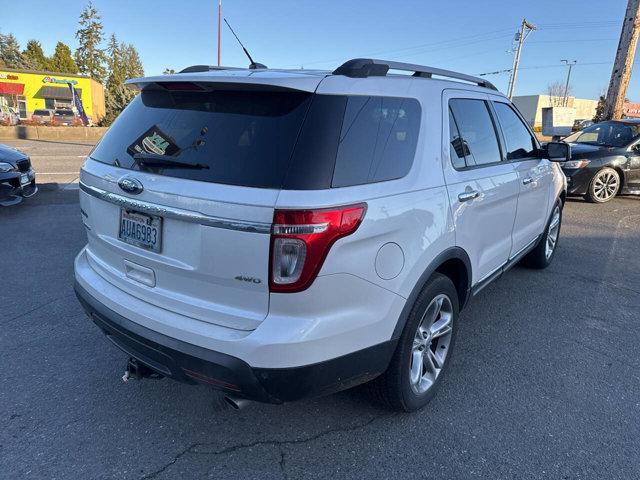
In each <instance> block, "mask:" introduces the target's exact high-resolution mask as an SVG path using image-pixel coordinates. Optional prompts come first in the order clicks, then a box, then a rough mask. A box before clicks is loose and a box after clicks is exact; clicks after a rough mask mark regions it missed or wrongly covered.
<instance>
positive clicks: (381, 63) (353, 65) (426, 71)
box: [333, 58, 498, 90]
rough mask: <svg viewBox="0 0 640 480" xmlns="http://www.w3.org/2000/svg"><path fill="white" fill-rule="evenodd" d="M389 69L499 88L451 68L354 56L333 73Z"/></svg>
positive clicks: (377, 73) (372, 73) (376, 73)
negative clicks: (444, 68)
mask: <svg viewBox="0 0 640 480" xmlns="http://www.w3.org/2000/svg"><path fill="white" fill-rule="evenodd" d="M389 70H401V71H404V72H413V76H414V77H424V78H431V77H432V76H433V75H437V76H439V77H447V78H455V79H456V80H463V81H465V82H469V83H474V84H476V85H479V86H481V87H485V88H490V89H492V90H498V89H497V88H496V87H495V85H493V84H492V83H491V82H489V81H487V80H485V79H484V78H479V77H474V76H471V75H466V74H464V73H458V72H453V71H451V70H443V69H441V68H435V67H427V66H425V65H415V64H412V63H402V62H392V61H387V60H374V59H371V58H354V59H353V60H348V61H346V62H345V63H343V64H342V65H340V66H339V67H338V68H336V69H335V70H334V71H333V74H334V75H344V76H346V77H351V78H366V77H384V76H386V75H387V72H388V71H389Z"/></svg>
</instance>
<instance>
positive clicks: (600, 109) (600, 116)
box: [593, 95, 606, 122]
mask: <svg viewBox="0 0 640 480" xmlns="http://www.w3.org/2000/svg"><path fill="white" fill-rule="evenodd" d="M605 104H606V101H605V96H604V95H600V98H599V99H598V105H597V106H596V114H595V115H594V116H593V121H594V122H602V121H603V120H605V118H604V113H605V111H604V109H605Z"/></svg>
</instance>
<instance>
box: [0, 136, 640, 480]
mask: <svg viewBox="0 0 640 480" xmlns="http://www.w3.org/2000/svg"><path fill="white" fill-rule="evenodd" d="M39 143H40V142H38V144H36V145H32V146H31V148H34V149H36V147H37V148H40V147H41V145H39ZM83 148H86V149H87V151H88V149H89V148H90V147H86V146H82V145H81V146H76V148H70V149H68V150H67V147H64V148H62V147H61V149H62V151H64V152H65V155H66V156H68V157H69V158H68V159H67V160H64V159H59V161H58V160H56V162H58V163H59V165H63V164H64V168H75V169H76V171H77V168H78V167H79V165H80V164H81V159H80V157H79V156H80V155H82V154H83V153H85V154H86V152H84V150H80V149H83ZM25 150H26V148H25ZM34 151H36V150H34ZM71 152H73V153H71ZM77 152H80V153H77ZM29 153H31V152H29ZM32 155H33V154H32ZM65 155H60V156H65ZM73 155H77V156H78V157H77V158H76V160H75V163H74V162H73V160H72V158H71V157H72V156H73ZM52 162H53V160H52ZM64 162H67V163H64ZM69 162H70V163H69ZM34 163H35V164H36V168H38V169H39V170H43V168H44V167H46V168H48V167H49V166H50V165H49V164H45V163H43V164H42V165H40V166H39V165H38V160H37V158H34ZM56 168H57V167H56ZM60 168H62V167H60ZM43 171H44V170H43ZM50 171H52V172H53V171H55V170H54V169H51V170H50ZM60 171H66V170H60ZM69 171H70V170H69ZM40 175H41V176H40V177H39V178H40V179H41V180H42V179H43V178H47V179H48V178H49V177H44V176H43V175H42V174H40ZM76 176H77V175H76ZM53 177H62V175H57V176H56V175H51V176H50V178H53ZM66 179H67V177H64V180H65V181H64V182H58V183H60V184H61V185H54V184H49V185H45V186H44V188H42V190H41V191H40V193H39V194H38V195H37V196H36V197H34V198H32V199H29V200H28V201H26V202H24V203H23V204H21V205H19V206H17V207H13V208H10V209H3V210H0V239H2V247H3V252H2V256H1V257H0V258H2V272H3V276H2V278H3V281H2V288H1V289H0V478H3V479H12V480H13V479H18V478H20V479H22V478H46V479H56V478H58V479H68V478H82V479H89V478H91V479H93V478H114V479H143V478H154V479H174V478H185V479H186V478H225V479H227V478H229V479H249V478H251V479H253V478H256V479H280V478H288V479H295V478H331V479H333V480H337V479H342V478H394V479H395V478H412V477H415V478H436V477H437V478H456V479H457V478H494V479H503V478H518V479H523V478H531V479H539V478H553V479H566V480H568V479H596V478H598V479H599V478H607V479H618V478H619V479H632V478H640V422H639V421H638V418H640V373H639V372H640V255H638V251H639V249H640V198H633V197H620V198H617V199H616V200H614V201H613V202H611V203H609V204H605V205H591V204H587V203H584V202H583V201H581V200H576V201H570V202H568V204H567V206H566V208H565V214H564V224H563V226H562V232H561V240H560V244H559V250H558V251H557V255H556V258H555V261H554V263H553V264H552V266H551V267H550V268H549V269H547V270H545V271H531V270H527V269H524V268H520V267H517V268H515V269H513V270H511V271H510V272H509V273H508V274H507V275H505V277H503V278H502V279H501V280H499V281H498V282H495V283H494V284H492V285H490V286H489V287H487V288H486V289H485V290H483V292H482V293H481V294H480V295H479V296H478V297H476V298H475V299H474V300H473V301H472V303H471V304H470V306H469V308H468V309H467V310H465V311H464V312H463V315H462V318H461V324H460V329H459V332H458V335H459V336H458V340H457V344H456V351H455V352H454V357H453V362H452V365H451V367H452V368H451V370H450V371H449V374H448V376H447V377H446V378H445V379H444V383H443V385H442V389H441V390H440V391H439V393H438V395H436V397H435V398H434V400H433V401H432V402H431V404H430V405H429V406H428V407H427V408H425V409H424V410H422V411H420V412H418V413H415V414H396V413H391V412H389V411H387V410H385V409H383V408H380V407H378V406H375V405H372V404H371V403H369V402H368V400H367V398H366V397H365V396H364V395H363V393H362V392H360V391H357V390H356V391H349V392H343V393H340V394H336V395H332V396H328V397H323V398H317V399H311V400H307V401H302V402H298V403H293V404H288V405H284V406H272V405H262V404H253V405H251V406H249V407H247V408H246V409H244V410H241V411H239V412H236V411H231V410H224V409H221V408H220V407H218V406H216V402H215V401H214V396H213V395H212V394H211V392H210V391H209V390H208V389H207V388H205V387H193V386H187V385H182V384H178V383H175V382H172V381H168V380H145V381H142V382H135V381H131V382H128V383H127V384H124V383H123V382H122V381H121V379H120V377H121V376H122V373H123V370H124V366H125V360H126V357H125V355H124V354H123V353H121V352H120V351H119V350H117V349H116V348H115V347H114V346H112V345H111V344H110V343H108V341H107V340H106V339H105V338H104V337H103V335H102V334H101V333H100V332H99V331H98V329H97V327H95V326H94V325H93V324H92V323H91V322H90V321H89V320H88V319H87V318H86V316H85V315H84V314H83V312H82V310H81V308H80V306H79V304H78V303H77V301H76V299H75V297H74V294H73V290H72V283H73V258H74V256H75V255H76V253H77V252H78V251H79V250H80V248H81V247H82V246H83V244H84V242H85V232H84V229H83V227H82V223H81V221H80V212H79V207H78V202H77V198H78V192H77V190H71V189H65V188H64V185H65V182H66V181H67V180H66ZM48 181H57V180H48ZM69 181H73V179H71V180H69Z"/></svg>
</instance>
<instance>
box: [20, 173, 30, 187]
mask: <svg viewBox="0 0 640 480" xmlns="http://www.w3.org/2000/svg"><path fill="white" fill-rule="evenodd" d="M29 182H30V180H29V175H28V174H27V173H23V174H22V175H20V185H26V184H27V183H29Z"/></svg>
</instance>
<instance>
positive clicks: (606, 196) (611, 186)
mask: <svg viewBox="0 0 640 480" xmlns="http://www.w3.org/2000/svg"><path fill="white" fill-rule="evenodd" d="M619 191H620V174H619V173H618V172H616V171H615V170H614V169H613V168H609V167H606V168H603V169H602V170H600V171H598V173H596V174H595V176H594V177H593V178H592V179H591V183H589V189H588V190H587V194H586V195H585V198H586V199H587V200H588V201H589V202H593V203H605V202H608V201H609V200H611V199H612V198H614V197H615V196H616V195H617V194H618V192H619Z"/></svg>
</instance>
